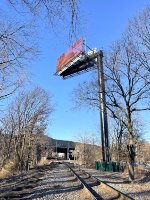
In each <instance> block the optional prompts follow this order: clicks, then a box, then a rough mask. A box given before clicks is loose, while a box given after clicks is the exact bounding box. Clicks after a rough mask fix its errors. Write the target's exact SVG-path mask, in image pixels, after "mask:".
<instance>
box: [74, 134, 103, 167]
mask: <svg viewBox="0 0 150 200" xmlns="http://www.w3.org/2000/svg"><path fill="white" fill-rule="evenodd" d="M77 141H78V142H77V143H76V146H75V151H74V157H75V159H76V160H77V162H78V163H79V164H85V165H88V166H93V165H94V161H95V160H100V159H101V156H100V155H101V150H100V146H99V142H98V141H99V140H98V139H97V135H96V134H94V133H93V134H87V133H85V134H83V135H79V136H78V137H77Z"/></svg>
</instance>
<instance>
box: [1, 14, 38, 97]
mask: <svg viewBox="0 0 150 200" xmlns="http://www.w3.org/2000/svg"><path fill="white" fill-rule="evenodd" d="M32 30H33V29H32V27H31V26H30V25H27V24H21V23H20V22H17V21H16V20H8V19H7V17H5V19H4V17H3V16H2V15H1V18H0V99H2V98H5V97H6V96H8V95H10V94H12V93H13V92H14V91H15V90H16V89H17V88H18V87H19V86H20V85H21V84H22V83H23V82H24V81H25V79H26V78H27V69H25V68H24V66H25V65H26V64H27V63H28V61H30V59H31V58H33V55H35V52H36V47H35V45H34V42H33V31H32Z"/></svg>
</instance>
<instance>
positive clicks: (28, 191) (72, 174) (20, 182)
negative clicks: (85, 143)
mask: <svg viewBox="0 0 150 200" xmlns="http://www.w3.org/2000/svg"><path fill="white" fill-rule="evenodd" d="M7 199H9V200H10V199H12V200H13V199H14V200H23V199H24V200H35V199H38V200H47V199H48V200H51V199H52V200H54V199H57V200H63V199H67V200H85V199H86V200H92V199H96V200H102V199H105V200H113V199H118V200H129V199H132V198H130V197H127V196H126V195H124V194H122V193H121V192H119V191H117V190H115V189H114V188H112V187H110V186H108V185H106V184H105V183H103V182H101V181H100V180H99V179H98V178H96V177H93V176H92V175H91V174H89V173H87V172H85V171H83V170H82V169H80V168H79V166H76V165H74V164H71V163H66V162H53V163H51V164H50V165H48V166H42V167H39V168H35V169H33V170H31V171H29V173H28V174H26V175H24V176H22V177H21V178H16V179H10V180H9V181H4V182H0V200H7Z"/></svg>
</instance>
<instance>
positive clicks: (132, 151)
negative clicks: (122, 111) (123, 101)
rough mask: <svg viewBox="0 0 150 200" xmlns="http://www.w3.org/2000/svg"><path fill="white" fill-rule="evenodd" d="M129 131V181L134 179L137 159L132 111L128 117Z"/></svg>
mask: <svg viewBox="0 0 150 200" xmlns="http://www.w3.org/2000/svg"><path fill="white" fill-rule="evenodd" d="M128 133H129V143H128V145H127V149H128V169H129V181H131V182H133V181H134V161H135V141H134V135H133V130H132V120H131V113H130V112H129V119H128Z"/></svg>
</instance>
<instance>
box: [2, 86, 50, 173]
mask: <svg viewBox="0 0 150 200" xmlns="http://www.w3.org/2000/svg"><path fill="white" fill-rule="evenodd" d="M49 101H51V99H49V97H48V95H47V93H46V92H45V91H44V90H43V89H41V88H35V89H33V90H32V91H28V92H22V93H20V94H19V96H18V97H17V98H16V99H15V101H14V102H13V103H12V104H11V105H10V108H9V112H8V114H7V115H6V117H5V118H4V119H3V134H4V135H5V138H8V139H7V141H6V145H5V149H6V151H7V155H6V159H7V158H10V155H11V158H12V159H13V160H15V162H16V164H17V166H18V168H19V170H22V169H29V167H30V164H31V162H34V160H35V159H36V150H37V149H36V144H37V140H38V134H43V133H44V131H45V128H46V125H47V119H48V116H49V115H51V113H52V112H53V106H52V104H51V102H49ZM10 148H11V149H12V148H13V151H10ZM12 153H13V154H12ZM8 155H9V156H8Z"/></svg>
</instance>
